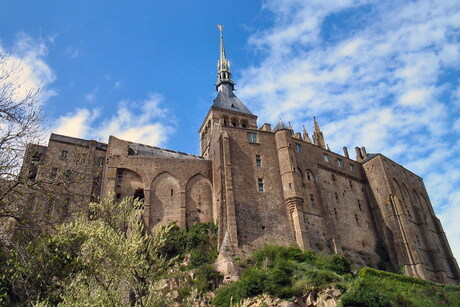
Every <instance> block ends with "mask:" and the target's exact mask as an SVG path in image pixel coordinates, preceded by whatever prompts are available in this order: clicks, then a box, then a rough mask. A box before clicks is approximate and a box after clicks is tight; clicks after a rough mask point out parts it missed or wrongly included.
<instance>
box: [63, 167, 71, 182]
mask: <svg viewBox="0 0 460 307" xmlns="http://www.w3.org/2000/svg"><path fill="white" fill-rule="evenodd" d="M64 177H65V179H66V180H67V181H70V180H71V179H72V171H71V170H70V169H68V170H66V171H65V172H64Z"/></svg>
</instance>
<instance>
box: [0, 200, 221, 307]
mask: <svg viewBox="0 0 460 307" xmlns="http://www.w3.org/2000/svg"><path fill="white" fill-rule="evenodd" d="M141 213H142V203H140V202H138V201H137V200H134V199H132V198H127V199H124V200H123V201H121V202H114V201H112V200H110V201H105V202H102V203H93V204H91V205H90V218H89V219H88V218H85V217H83V216H81V217H78V218H77V219H75V220H74V221H72V222H70V223H65V224H61V225H58V226H56V229H55V231H53V233H52V234H42V235H40V236H37V237H36V238H34V239H32V240H31V241H30V242H28V243H24V244H23V245H20V244H16V243H17V242H23V241H25V240H17V241H16V243H15V242H12V244H11V245H10V246H9V247H8V248H6V247H3V248H2V249H1V254H0V305H1V304H20V305H30V304H38V305H42V306H47V305H53V306H54V305H60V306H77V305H78V306H93V305H96V306H117V305H126V304H129V305H143V306H162V305H165V306H167V305H168V300H169V301H170V300H171V299H173V298H174V296H176V297H177V296H179V295H180V294H190V293H194V294H195V295H199V293H202V292H205V291H209V290H212V289H214V287H215V286H216V285H217V284H218V283H219V282H220V280H221V275H220V274H219V273H217V272H215V271H214V270H213V268H212V264H213V263H214V261H215V258H216V256H217V250H216V235H217V228H216V226H215V225H212V224H197V225H194V226H192V227H190V228H189V229H188V230H184V229H179V227H177V226H176V225H175V224H170V225H168V226H166V227H162V228H160V229H159V230H158V231H156V233H155V234H154V235H153V236H152V235H150V234H148V233H146V232H145V231H144V229H143V223H142V220H141ZM169 284H174V285H178V286H179V288H180V291H182V293H176V294H174V293H173V294H171V292H172V291H176V292H178V291H179V290H174V289H173V288H174V287H172V286H169ZM184 298H186V296H185V295H184Z"/></svg>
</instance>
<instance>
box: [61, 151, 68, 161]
mask: <svg viewBox="0 0 460 307" xmlns="http://www.w3.org/2000/svg"><path fill="white" fill-rule="evenodd" d="M68 153H69V152H68V151H67V150H63V151H61V160H67V154H68Z"/></svg>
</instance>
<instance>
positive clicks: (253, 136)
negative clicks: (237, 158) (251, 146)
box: [248, 132, 258, 143]
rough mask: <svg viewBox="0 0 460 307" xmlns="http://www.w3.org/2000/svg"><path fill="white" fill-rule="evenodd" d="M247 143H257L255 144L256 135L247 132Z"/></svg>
mask: <svg viewBox="0 0 460 307" xmlns="http://www.w3.org/2000/svg"><path fill="white" fill-rule="evenodd" d="M248 141H249V143H258V142H257V133H254V132H248Z"/></svg>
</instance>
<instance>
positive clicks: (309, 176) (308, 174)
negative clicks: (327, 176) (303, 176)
mask: <svg viewBox="0 0 460 307" xmlns="http://www.w3.org/2000/svg"><path fill="white" fill-rule="evenodd" d="M307 180H308V181H311V174H310V172H309V171H307Z"/></svg>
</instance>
